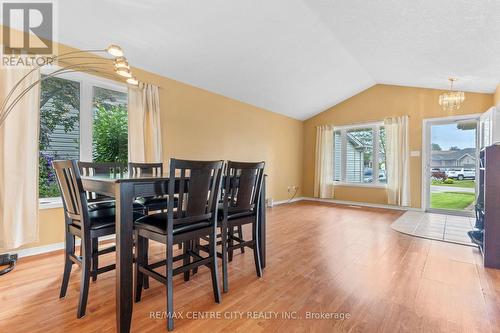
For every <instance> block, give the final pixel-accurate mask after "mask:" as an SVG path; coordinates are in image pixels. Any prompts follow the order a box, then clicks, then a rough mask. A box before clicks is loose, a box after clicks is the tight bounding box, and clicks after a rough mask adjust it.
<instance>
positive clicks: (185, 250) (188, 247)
mask: <svg viewBox="0 0 500 333" xmlns="http://www.w3.org/2000/svg"><path fill="white" fill-rule="evenodd" d="M188 244H189V245H188ZM182 249H183V250H182V253H183V254H184V258H183V260H182V265H189V263H190V262H191V260H190V259H191V258H190V256H189V253H188V251H191V241H189V242H183V243H182ZM189 275H190V271H185V272H184V281H186V282H187V281H189Z"/></svg>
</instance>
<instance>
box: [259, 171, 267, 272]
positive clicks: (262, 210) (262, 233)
mask: <svg viewBox="0 0 500 333" xmlns="http://www.w3.org/2000/svg"><path fill="white" fill-rule="evenodd" d="M266 178H267V176H264V179H263V180H262V190H261V193H260V198H259V200H260V202H259V215H260V216H259V221H260V225H259V234H258V237H259V249H260V264H261V266H262V268H265V267H266Z"/></svg>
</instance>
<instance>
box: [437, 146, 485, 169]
mask: <svg viewBox="0 0 500 333" xmlns="http://www.w3.org/2000/svg"><path fill="white" fill-rule="evenodd" d="M431 163H432V167H435V168H455V167H461V168H475V166H476V149H475V148H465V149H457V150H433V151H432V162H431Z"/></svg>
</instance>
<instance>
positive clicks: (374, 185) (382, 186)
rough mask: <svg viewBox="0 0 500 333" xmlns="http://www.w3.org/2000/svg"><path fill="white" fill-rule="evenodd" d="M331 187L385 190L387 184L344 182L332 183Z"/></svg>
mask: <svg viewBox="0 0 500 333" xmlns="http://www.w3.org/2000/svg"><path fill="white" fill-rule="evenodd" d="M333 186H342V187H369V188H384V189H385V188H387V184H369V183H344V182H334V183H333Z"/></svg>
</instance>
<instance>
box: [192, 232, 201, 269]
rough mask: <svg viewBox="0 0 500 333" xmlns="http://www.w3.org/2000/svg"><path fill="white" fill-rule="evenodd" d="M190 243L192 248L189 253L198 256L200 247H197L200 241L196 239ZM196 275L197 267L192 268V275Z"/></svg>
mask: <svg viewBox="0 0 500 333" xmlns="http://www.w3.org/2000/svg"><path fill="white" fill-rule="evenodd" d="M192 242H193V246H192V248H191V251H193V252H194V253H196V254H197V255H200V247H199V246H198V245H200V239H199V238H196V239H195V240H193V241H192ZM196 273H198V267H195V268H193V275H195V274H196Z"/></svg>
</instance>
